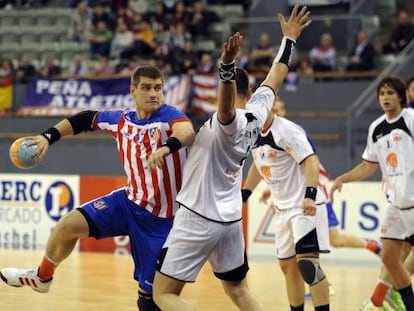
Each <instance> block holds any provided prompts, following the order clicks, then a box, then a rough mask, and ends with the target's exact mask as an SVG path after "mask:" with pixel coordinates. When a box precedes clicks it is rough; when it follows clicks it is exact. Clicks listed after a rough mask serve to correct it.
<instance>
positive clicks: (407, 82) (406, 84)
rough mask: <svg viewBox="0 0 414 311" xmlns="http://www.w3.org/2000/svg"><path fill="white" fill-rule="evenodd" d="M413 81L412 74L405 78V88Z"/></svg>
mask: <svg viewBox="0 0 414 311" xmlns="http://www.w3.org/2000/svg"><path fill="white" fill-rule="evenodd" d="M413 82H414V76H412V77H410V78H408V79H407V81H406V82H405V88H406V89H408V88H409V87H410V85H411V83H413Z"/></svg>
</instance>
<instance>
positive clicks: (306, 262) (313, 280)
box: [298, 257, 326, 286]
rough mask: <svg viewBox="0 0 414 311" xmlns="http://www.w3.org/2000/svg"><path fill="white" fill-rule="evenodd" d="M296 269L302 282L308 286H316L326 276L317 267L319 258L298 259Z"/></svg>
mask: <svg viewBox="0 0 414 311" xmlns="http://www.w3.org/2000/svg"><path fill="white" fill-rule="evenodd" d="M298 268H299V271H300V273H301V274H302V277H303V280H304V281H305V282H306V283H307V284H309V285H311V286H312V285H315V284H318V283H319V282H320V281H322V280H323V279H324V278H325V277H326V276H325V273H324V272H323V270H322V269H321V267H320V266H319V258H312V257H304V258H300V259H298Z"/></svg>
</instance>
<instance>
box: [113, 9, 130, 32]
mask: <svg viewBox="0 0 414 311" xmlns="http://www.w3.org/2000/svg"><path fill="white" fill-rule="evenodd" d="M131 15H132V13H129V12H128V10H127V9H126V7H124V6H120V7H119V8H118V10H117V11H116V26H118V25H119V22H123V23H124V24H125V25H126V27H127V29H128V30H131V29H132V22H133V21H132V17H131Z"/></svg>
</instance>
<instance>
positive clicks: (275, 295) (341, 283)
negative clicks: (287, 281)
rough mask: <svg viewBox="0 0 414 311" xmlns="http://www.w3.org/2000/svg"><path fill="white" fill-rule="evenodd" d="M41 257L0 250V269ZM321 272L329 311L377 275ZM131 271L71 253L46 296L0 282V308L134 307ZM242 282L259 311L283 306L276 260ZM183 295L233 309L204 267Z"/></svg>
mask: <svg viewBox="0 0 414 311" xmlns="http://www.w3.org/2000/svg"><path fill="white" fill-rule="evenodd" d="M42 255H43V252H42V251H21V250H18V251H12V250H0V267H1V268H3V267H26V268H29V267H32V266H35V265H37V264H38V262H39V260H40V259H41V256H42ZM324 270H325V271H326V273H327V275H328V277H329V280H330V282H331V283H332V284H333V287H334V290H335V295H334V296H331V310H335V311H357V310H359V306H360V304H361V302H362V301H363V300H365V299H366V298H367V297H369V295H370V293H371V291H372V289H373V287H374V284H375V282H376V280H377V276H378V265H374V266H371V267H367V266H358V265H352V266H349V265H348V266H347V265H344V264H341V265H336V264H332V263H329V264H325V265H324ZM132 271H133V264H132V260H131V258H130V256H128V255H113V254H106V253H73V254H71V256H70V257H69V258H68V259H67V260H66V261H64V262H63V263H62V264H61V265H60V266H59V267H58V270H57V272H56V274H55V280H54V283H53V285H52V287H51V289H50V292H49V293H47V294H41V293H37V292H34V291H33V290H31V289H30V288H28V287H24V288H12V287H9V286H7V285H6V284H4V283H3V282H1V281H0V310H1V311H69V310H70V311H92V310H101V311H137V307H136V298H137V293H136V290H137V286H136V283H135V281H134V280H133V278H132ZM248 281H249V285H250V288H251V290H252V291H253V292H254V293H255V295H256V296H257V297H258V299H259V300H260V301H261V302H262V304H263V309H264V310H265V311H271V310H272V311H274V310H286V311H287V310H289V305H288V301H287V298H286V294H285V287H284V286H285V285H284V280H283V277H282V274H281V272H280V270H279V267H278V265H277V264H276V263H272V262H258V261H251V262H250V271H249V275H248ZM183 297H185V298H186V299H187V300H188V301H190V302H192V303H193V304H194V305H195V306H196V308H197V310H200V311H227V310H228V311H232V310H237V309H236V308H235V307H234V306H233V305H232V304H231V302H230V300H229V299H228V298H227V297H226V296H225V294H224V293H223V290H222V288H221V284H220V282H219V281H218V280H217V279H216V278H215V277H214V275H213V274H212V273H211V271H210V269H209V266H208V265H206V266H205V267H204V268H203V270H202V272H201V274H200V275H199V277H198V279H197V282H196V283H194V284H189V285H187V286H186V287H185V288H184V291H183ZM305 310H307V311H308V310H313V307H312V305H311V303H309V302H307V303H306V307H305ZM178 311H179V310H178Z"/></svg>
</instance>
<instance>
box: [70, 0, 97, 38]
mask: <svg viewBox="0 0 414 311" xmlns="http://www.w3.org/2000/svg"><path fill="white" fill-rule="evenodd" d="M91 25H92V16H91V14H90V13H89V11H88V6H87V4H86V2H85V1H82V2H79V4H78V6H77V7H76V9H75V10H73V12H72V15H71V17H70V24H69V29H68V38H69V40H72V41H77V42H82V41H86V40H87V38H88V35H89V31H90V30H91Z"/></svg>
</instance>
